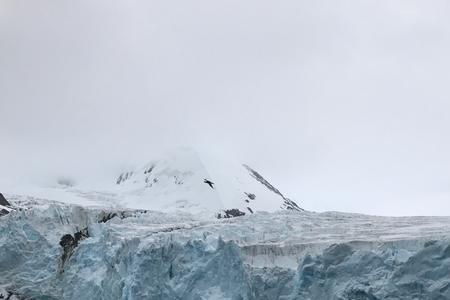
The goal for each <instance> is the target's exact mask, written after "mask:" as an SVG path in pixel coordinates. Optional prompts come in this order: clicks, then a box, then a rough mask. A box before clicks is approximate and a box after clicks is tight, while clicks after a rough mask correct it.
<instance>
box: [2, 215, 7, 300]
mask: <svg viewBox="0 0 450 300" xmlns="http://www.w3.org/2000/svg"><path fill="white" fill-rule="evenodd" d="M7 214H9V211H7V210H6V209H4V208H2V209H0V217H1V216H4V215H7ZM0 299H1V298H0Z"/></svg>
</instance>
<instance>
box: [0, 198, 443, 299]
mask: <svg viewBox="0 0 450 300" xmlns="http://www.w3.org/2000/svg"><path fill="white" fill-rule="evenodd" d="M8 199H9V201H10V202H11V205H12V207H13V208H12V211H11V212H10V213H9V214H7V215H4V216H2V217H0V295H3V296H0V299H2V297H3V299H6V298H7V297H10V298H9V299H233V300H234V299H450V275H449V274H450V235H449V233H450V218H449V217H375V216H366V215H360V214H347V213H338V212H327V213H314V212H308V211H292V210H285V211H277V212H270V213H269V212H257V213H254V214H251V215H245V216H242V217H237V218H231V219H217V218H211V217H210V216H205V215H203V214H195V213H189V212H183V211H179V212H178V213H167V212H161V211H150V210H135V209H124V210H114V209H109V208H108V209H106V208H102V207H97V208H95V207H82V206H78V205H72V204H67V203H59V202H56V201H49V200H45V199H36V198H33V197H22V196H14V195H9V196H8ZM77 232H84V233H85V236H83V237H82V238H80V239H79V240H78V242H77V243H76V246H75V247H74V248H73V249H71V250H70V251H69V252H68V253H65V251H66V250H67V249H66V247H63V245H61V241H62V237H63V236H65V235H70V236H71V237H74V236H75V235H76V233H77ZM64 256H66V257H65V259H63V258H64ZM8 295H9V296H8ZM13 297H14V298H13Z"/></svg>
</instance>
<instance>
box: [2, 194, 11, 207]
mask: <svg viewBox="0 0 450 300" xmlns="http://www.w3.org/2000/svg"><path fill="white" fill-rule="evenodd" d="M0 205H3V206H11V204H10V203H9V202H8V200H6V198H5V197H4V196H3V194H2V193H0Z"/></svg>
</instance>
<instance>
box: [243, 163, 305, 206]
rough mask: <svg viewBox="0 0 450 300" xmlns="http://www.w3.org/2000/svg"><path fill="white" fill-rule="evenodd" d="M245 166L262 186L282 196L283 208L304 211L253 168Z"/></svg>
mask: <svg viewBox="0 0 450 300" xmlns="http://www.w3.org/2000/svg"><path fill="white" fill-rule="evenodd" d="M243 166H244V167H245V168H246V169H247V170H248V171H249V172H250V176H252V177H253V178H255V179H256V180H257V181H259V182H260V183H261V184H263V185H265V186H266V187H267V188H268V189H269V190H270V191H272V192H274V193H275V194H277V195H279V196H281V198H283V200H284V203H283V207H284V208H285V209H292V210H298V211H302V210H303V209H302V208H300V207H299V206H298V205H297V203H295V202H294V201H292V200H291V199H288V198H286V197H285V196H284V195H283V194H282V193H281V192H280V191H279V190H278V189H277V188H275V187H274V186H273V185H271V184H270V183H269V182H268V181H267V180H266V179H264V177H262V176H261V175H260V174H259V173H258V172H256V171H255V170H253V169H252V168H250V167H249V166H247V165H245V164H244V165H243Z"/></svg>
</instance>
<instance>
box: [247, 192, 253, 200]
mask: <svg viewBox="0 0 450 300" xmlns="http://www.w3.org/2000/svg"><path fill="white" fill-rule="evenodd" d="M245 195H247V197H248V199H250V200H255V199H256V195H255V194H252V193H245Z"/></svg>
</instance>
